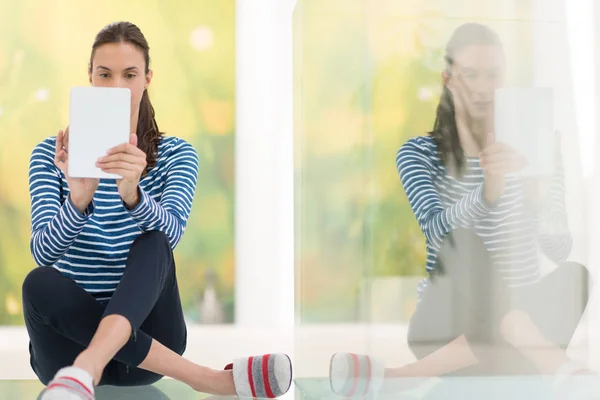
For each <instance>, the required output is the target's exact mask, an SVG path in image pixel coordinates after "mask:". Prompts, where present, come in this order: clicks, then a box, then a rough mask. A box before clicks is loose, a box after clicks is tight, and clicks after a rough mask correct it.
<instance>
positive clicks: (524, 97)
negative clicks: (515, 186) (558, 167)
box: [494, 88, 557, 176]
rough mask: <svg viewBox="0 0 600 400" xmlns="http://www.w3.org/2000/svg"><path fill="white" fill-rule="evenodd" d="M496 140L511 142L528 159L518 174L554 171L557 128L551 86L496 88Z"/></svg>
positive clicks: (550, 172)
mask: <svg viewBox="0 0 600 400" xmlns="http://www.w3.org/2000/svg"><path fill="white" fill-rule="evenodd" d="M494 108H495V110H494V113H495V115H494V124H495V137H496V141H498V142H503V143H506V144H508V145H509V146H512V147H513V148H514V149H515V150H516V151H517V152H519V153H521V154H522V155H523V156H525V158H526V159H527V161H528V165H527V167H525V169H524V170H522V171H521V172H520V173H518V174H516V175H520V176H543V175H550V174H552V173H553V172H554V168H555V163H556V151H557V148H556V147H557V142H556V135H557V133H556V130H555V127H554V94H553V90H552V89H551V88H503V89H498V90H496V92H495V98H494Z"/></svg>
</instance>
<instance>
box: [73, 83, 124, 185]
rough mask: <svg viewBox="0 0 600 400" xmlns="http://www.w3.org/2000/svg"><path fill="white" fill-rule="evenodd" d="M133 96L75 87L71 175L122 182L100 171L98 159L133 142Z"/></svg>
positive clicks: (108, 90) (117, 91)
mask: <svg viewBox="0 0 600 400" xmlns="http://www.w3.org/2000/svg"><path fill="white" fill-rule="evenodd" d="M130 110H131V92H130V91H129V89H125V88H107V87H93V86H90V87H74V88H72V89H71V102H70V115H69V119H70V121H69V175H70V176H71V177H73V178H108V179H119V178H121V176H119V175H116V174H108V173H105V172H102V170H101V169H100V168H98V167H96V161H97V159H98V157H102V156H104V155H106V151H107V150H109V149H110V148H112V147H115V146H118V145H119V144H122V143H127V142H129V136H130V132H129V131H130V114H131V113H130Z"/></svg>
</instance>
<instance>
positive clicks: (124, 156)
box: [98, 153, 142, 164]
mask: <svg viewBox="0 0 600 400" xmlns="http://www.w3.org/2000/svg"><path fill="white" fill-rule="evenodd" d="M114 161H124V162H127V163H130V164H141V161H142V160H141V159H140V157H137V156H135V155H132V154H129V153H116V154H110V155H107V156H104V157H100V158H98V162H100V163H109V162H114Z"/></svg>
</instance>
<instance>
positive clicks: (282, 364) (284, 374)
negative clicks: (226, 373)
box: [225, 354, 292, 399]
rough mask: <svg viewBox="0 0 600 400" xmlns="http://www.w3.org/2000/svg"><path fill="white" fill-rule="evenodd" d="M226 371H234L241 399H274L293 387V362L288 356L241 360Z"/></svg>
mask: <svg viewBox="0 0 600 400" xmlns="http://www.w3.org/2000/svg"><path fill="white" fill-rule="evenodd" d="M225 369H226V370H233V384H234V386H235V392H236V393H237V395H238V396H240V397H253V398H263V399H273V398H276V397H280V396H282V395H284V394H286V393H287V391H288V390H289V389H290V386H292V361H291V360H290V358H289V357H288V356H287V355H286V354H265V355H262V356H255V357H248V358H240V359H237V360H234V361H233V363H231V364H229V365H227V366H226V367H225Z"/></svg>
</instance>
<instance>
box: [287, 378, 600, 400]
mask: <svg viewBox="0 0 600 400" xmlns="http://www.w3.org/2000/svg"><path fill="white" fill-rule="evenodd" d="M295 383H296V387H297V394H298V396H296V398H297V399H298V400H333V399H340V398H341V397H339V396H337V395H335V394H334V393H333V392H332V390H331V387H330V384H329V380H328V379H326V378H303V379H296V380H295ZM554 383H555V381H553V380H551V379H549V378H544V377H540V376H537V377H485V378H481V377H477V378H475V377H473V378H469V377H460V378H458V377H453V378H445V379H438V378H435V379H433V378H432V379H427V380H424V379H419V380H415V379H412V380H411V379H397V380H394V381H388V382H386V386H387V392H386V391H382V392H379V393H378V394H377V395H376V396H374V397H363V398H365V399H366V398H369V399H377V400H388V399H389V400H392V399H393V400H417V399H418V400H475V399H477V400H482V399H484V400H554V399H561V400H600V380H598V378H597V377H589V376H573V377H571V378H570V379H569V380H568V381H564V382H563V384H562V385H560V386H558V387H557V386H554V385H553V384H554ZM358 398H360V397H358V396H357V397H353V399H358Z"/></svg>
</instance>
